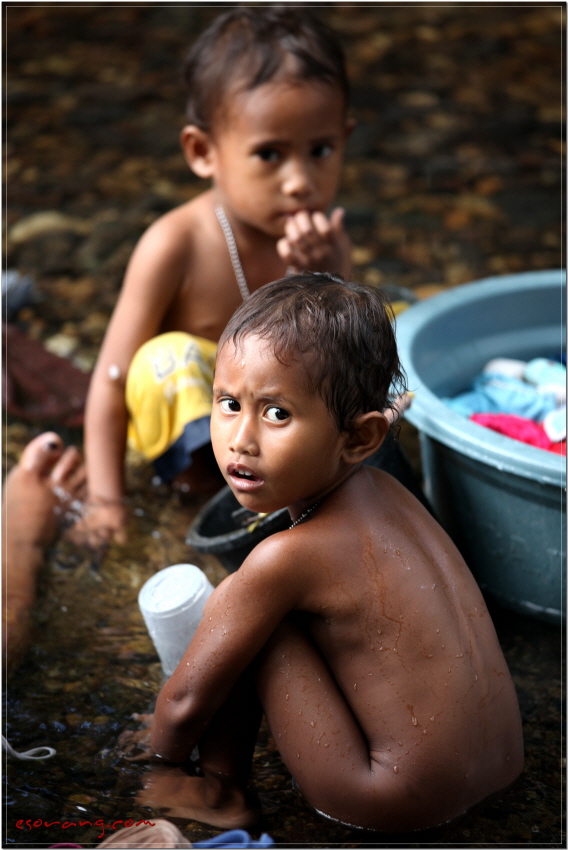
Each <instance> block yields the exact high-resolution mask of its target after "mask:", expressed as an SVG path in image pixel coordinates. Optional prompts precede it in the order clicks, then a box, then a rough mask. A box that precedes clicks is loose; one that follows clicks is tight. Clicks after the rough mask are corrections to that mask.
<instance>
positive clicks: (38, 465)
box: [3, 432, 86, 548]
mask: <svg viewBox="0 0 568 850" xmlns="http://www.w3.org/2000/svg"><path fill="white" fill-rule="evenodd" d="M85 482H86V477H85V469H84V467H83V463H82V460H81V455H80V454H79V452H78V451H77V449H76V448H74V447H69V448H67V449H65V450H64V449H63V443H62V441H61V438H60V437H59V436H58V435H57V434H55V433H52V432H47V433H44V434H40V435H39V437H36V438H35V439H34V440H32V441H31V442H30V443H28V445H27V446H26V448H25V449H24V451H23V454H22V457H21V458H20V461H19V463H18V464H17V465H16V466H15V467H14V468H13V469H12V470H11V472H10V474H9V475H8V477H7V479H6V483H5V486H4V494H3V509H4V520H5V523H6V524H5V526H4V528H5V529H7V534H8V538H9V537H10V536H11V537H12V538H13V539H14V540H15V541H16V540H17V542H18V543H27V544H30V545H33V546H39V547H42V548H45V547H46V546H49V544H50V543H53V541H54V540H55V538H56V536H57V533H58V531H59V528H60V517H61V515H62V513H63V512H64V511H65V510H66V509H69V508H71V507H72V503H73V502H75V501H77V500H80V499H81V498H82V497H83V496H84V495H85V491H86V486H85Z"/></svg>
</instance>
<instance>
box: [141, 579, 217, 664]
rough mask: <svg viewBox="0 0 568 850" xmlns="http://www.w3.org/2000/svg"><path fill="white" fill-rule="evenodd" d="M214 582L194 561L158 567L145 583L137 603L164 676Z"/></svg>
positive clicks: (175, 661) (184, 644)
mask: <svg viewBox="0 0 568 850" xmlns="http://www.w3.org/2000/svg"><path fill="white" fill-rule="evenodd" d="M212 592H213V585H212V584H211V582H210V581H209V579H208V578H207V576H206V575H205V573H204V572H203V571H202V570H200V569H199V567H196V566H194V565H193V564H175V565H174V566H172V567H166V569H164V570H160V571H159V572H157V573H156V574H155V575H153V576H152V578H150V579H148V581H147V582H146V583H145V584H144V586H143V587H142V589H141V590H140V593H139V594H138V605H139V606H140V610H141V612H142V616H143V617H144V622H145V623H146V628H147V629H148V632H149V634H150V637H151V638H152V641H153V642H154V646H155V647H156V651H157V653H158V655H159V656H160V661H161V662H162V669H163V671H164V673H165V675H166V676H171V675H172V673H173V672H174V670H175V669H176V667H177V665H178V664H179V662H180V661H181V658H182V656H183V654H184V652H185V650H186V649H187V647H188V646H189V644H190V642H191V639H192V637H193V635H194V634H195V631H196V629H197V626H198V625H199V621H200V620H201V617H202V615H203V608H204V606H205V602H206V601H207V598H208V597H209V595H210V594H211V593H212Z"/></svg>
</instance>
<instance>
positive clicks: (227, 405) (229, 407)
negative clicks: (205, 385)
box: [219, 398, 241, 413]
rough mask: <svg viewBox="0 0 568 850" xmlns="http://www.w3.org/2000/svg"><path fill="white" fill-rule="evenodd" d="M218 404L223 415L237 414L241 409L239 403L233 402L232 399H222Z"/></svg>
mask: <svg viewBox="0 0 568 850" xmlns="http://www.w3.org/2000/svg"><path fill="white" fill-rule="evenodd" d="M219 404H220V405H221V410H223V411H224V412H225V413H238V412H239V410H240V409H241V406H240V404H239V402H238V401H235V399H234V398H222V399H221V401H220V402H219Z"/></svg>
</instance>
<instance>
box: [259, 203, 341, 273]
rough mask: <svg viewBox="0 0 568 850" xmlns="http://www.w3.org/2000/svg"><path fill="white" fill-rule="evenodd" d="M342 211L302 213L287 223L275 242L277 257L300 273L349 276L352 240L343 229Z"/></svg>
mask: <svg viewBox="0 0 568 850" xmlns="http://www.w3.org/2000/svg"><path fill="white" fill-rule="evenodd" d="M344 215H345V212H344V210H343V209H342V208H341V207H337V208H336V209H334V210H333V212H332V214H331V216H330V218H329V219H328V218H326V216H325V215H324V214H323V213H322V212H314V213H309V212H307V211H302V212H299V213H297V214H296V215H295V216H293V217H291V218H290V219H289V220H288V221H287V222H286V227H285V234H286V235H285V236H284V237H283V238H282V239H280V240H279V241H278V243H277V246H276V247H277V249H278V253H279V255H280V256H281V257H282V259H283V260H284V262H286V263H288V265H291V266H294V267H295V268H296V269H297V270H299V271H308V270H309V271H319V272H331V273H333V274H339V275H341V276H342V277H343V278H345V279H346V280H348V279H349V278H350V277H351V241H350V239H349V237H348V235H347V233H346V232H345V230H344V228H343V218H344Z"/></svg>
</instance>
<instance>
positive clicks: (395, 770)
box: [393, 764, 398, 773]
mask: <svg viewBox="0 0 568 850" xmlns="http://www.w3.org/2000/svg"><path fill="white" fill-rule="evenodd" d="M393 771H394V773H398V764H395V766H394V767H393Z"/></svg>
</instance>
